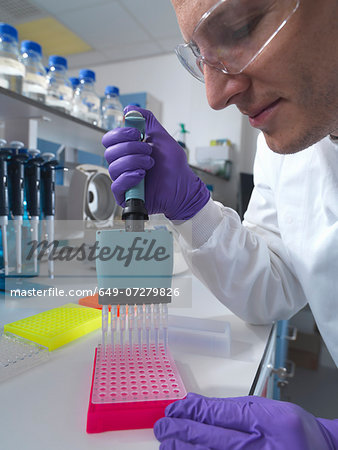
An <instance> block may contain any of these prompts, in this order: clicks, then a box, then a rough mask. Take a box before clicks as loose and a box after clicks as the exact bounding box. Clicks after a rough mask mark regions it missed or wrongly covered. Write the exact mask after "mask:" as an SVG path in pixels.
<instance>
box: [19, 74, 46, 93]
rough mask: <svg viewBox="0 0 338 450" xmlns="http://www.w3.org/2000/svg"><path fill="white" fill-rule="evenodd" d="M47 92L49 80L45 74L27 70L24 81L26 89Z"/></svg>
mask: <svg viewBox="0 0 338 450" xmlns="http://www.w3.org/2000/svg"><path fill="white" fill-rule="evenodd" d="M25 89H26V90H27V91H30V92H39V93H41V94H45V93H46V90H47V80H46V78H45V77H44V76H43V75H39V74H36V73H32V72H27V73H26V76H25V81H24V90H25Z"/></svg>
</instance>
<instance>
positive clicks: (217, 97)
mask: <svg viewBox="0 0 338 450" xmlns="http://www.w3.org/2000/svg"><path fill="white" fill-rule="evenodd" d="M204 80H205V88H206V93H207V99H208V103H209V105H210V107H211V108H212V109H216V110H219V109H224V108H226V107H227V106H229V105H232V104H235V103H236V96H238V95H239V94H243V93H244V92H245V91H246V90H247V89H248V88H249V86H250V83H251V82H250V79H249V77H248V76H247V75H244V74H237V75H230V74H225V73H223V72H221V71H219V70H216V69H215V68H213V67H210V66H205V67H204Z"/></svg>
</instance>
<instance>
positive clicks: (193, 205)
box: [165, 177, 210, 221]
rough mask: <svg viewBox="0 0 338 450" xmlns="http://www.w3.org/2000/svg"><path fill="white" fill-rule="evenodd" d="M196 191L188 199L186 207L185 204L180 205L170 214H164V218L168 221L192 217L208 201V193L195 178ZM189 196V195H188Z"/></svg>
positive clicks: (202, 184) (203, 185)
mask: <svg viewBox="0 0 338 450" xmlns="http://www.w3.org/2000/svg"><path fill="white" fill-rule="evenodd" d="M195 185H196V191H195V194H194V195H193V196H192V197H190V199H189V203H188V202H187V204H188V207H187V204H184V203H181V205H179V207H178V208H177V209H175V210H174V211H172V212H169V213H167V212H166V213H165V216H166V217H167V218H168V219H169V220H182V221H185V220H189V219H191V218H192V217H194V215H195V214H197V213H198V212H199V211H200V210H201V209H202V208H203V207H204V206H205V205H206V204H207V203H208V201H209V198H210V192H209V190H208V188H207V187H206V185H205V184H204V183H203V182H202V181H201V180H200V179H199V178H198V177H196V183H195ZM190 195H191V193H190Z"/></svg>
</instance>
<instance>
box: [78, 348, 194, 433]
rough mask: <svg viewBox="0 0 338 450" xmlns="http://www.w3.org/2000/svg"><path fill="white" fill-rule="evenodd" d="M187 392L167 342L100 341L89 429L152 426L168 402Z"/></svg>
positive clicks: (91, 431)
mask: <svg viewBox="0 0 338 450" xmlns="http://www.w3.org/2000/svg"><path fill="white" fill-rule="evenodd" d="M185 396H186V390H185V387H184V384H183V382H182V379H181V377H180V374H179V372H178V370H177V367H176V364H175V361H174V359H173V358H172V356H171V354H170V351H169V349H166V350H165V348H164V345H160V346H159V347H156V345H155V344H153V343H152V344H151V345H150V348H149V349H148V348H147V345H146V344H144V345H143V348H142V349H141V348H140V347H139V345H138V344H133V347H132V348H130V347H129V345H128V344H126V345H125V346H124V348H121V347H120V346H119V345H115V346H114V347H112V345H110V344H107V345H106V346H104V347H103V346H102V345H100V344H99V345H98V347H97V348H96V352H95V359H94V369H93V377H92V387H91V392H90V400H89V408H88V415H87V433H101V432H104V431H113V430H127V429H140V428H152V427H153V426H154V423H155V422H156V421H157V420H158V419H160V418H161V417H163V416H164V410H165V408H166V406H168V405H169V404H170V403H172V402H174V401H175V400H179V399H182V398H184V397H185Z"/></svg>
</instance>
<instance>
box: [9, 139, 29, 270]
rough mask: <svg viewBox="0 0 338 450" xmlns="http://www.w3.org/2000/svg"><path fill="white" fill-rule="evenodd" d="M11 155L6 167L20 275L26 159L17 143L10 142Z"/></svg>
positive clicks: (19, 144) (21, 144)
mask: <svg viewBox="0 0 338 450" xmlns="http://www.w3.org/2000/svg"><path fill="white" fill-rule="evenodd" d="M9 145H10V147H11V149H12V155H11V159H10V163H9V167H8V174H9V181H10V183H9V185H10V189H9V204H10V211H11V213H12V216H13V219H14V230H15V244H16V245H15V247H16V271H17V273H18V274H20V273H22V225H23V215H24V164H25V162H26V161H27V159H28V154H27V151H26V149H24V148H23V147H24V144H23V143H22V142H19V141H12V142H10V144H9Z"/></svg>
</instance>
